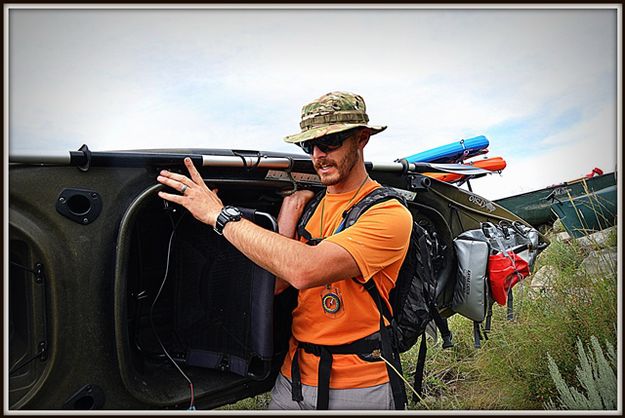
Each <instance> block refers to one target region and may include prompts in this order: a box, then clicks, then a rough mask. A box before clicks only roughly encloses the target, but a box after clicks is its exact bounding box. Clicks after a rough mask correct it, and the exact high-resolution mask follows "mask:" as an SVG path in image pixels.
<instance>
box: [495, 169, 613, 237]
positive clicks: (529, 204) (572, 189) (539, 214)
mask: <svg viewBox="0 0 625 418" xmlns="http://www.w3.org/2000/svg"><path fill="white" fill-rule="evenodd" d="M614 185H616V173H615V172H613V173H607V174H603V175H600V176H596V177H591V178H586V177H582V178H579V179H575V180H571V181H567V182H564V183H561V184H556V185H553V186H549V187H545V188H544V189H540V190H534V191H531V192H527V193H523V194H519V195H516V196H510V197H505V198H503V199H499V200H495V201H494V202H495V203H497V204H498V205H500V206H503V207H504V208H506V209H508V210H509V211H510V212H512V213H514V214H515V215H517V216H519V217H520V218H523V219H524V220H525V221H526V222H528V223H529V224H531V225H532V226H534V227H536V228H538V227H540V226H542V225H547V224H552V223H553V222H554V221H555V220H556V218H557V217H556V214H555V213H554V212H553V211H552V210H551V205H552V203H554V201H556V199H560V200H561V201H563V200H564V199H567V200H568V196H569V195H570V196H571V198H573V199H575V198H576V197H579V196H584V195H586V194H587V193H588V192H596V191H599V190H601V189H605V188H606V187H610V186H614Z"/></svg>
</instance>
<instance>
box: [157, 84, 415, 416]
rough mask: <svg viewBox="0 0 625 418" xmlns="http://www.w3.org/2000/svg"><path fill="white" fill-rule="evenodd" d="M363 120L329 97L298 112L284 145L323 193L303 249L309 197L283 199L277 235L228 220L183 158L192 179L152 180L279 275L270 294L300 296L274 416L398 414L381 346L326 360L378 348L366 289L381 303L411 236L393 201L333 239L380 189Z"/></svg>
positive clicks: (353, 102) (353, 101) (345, 99)
mask: <svg viewBox="0 0 625 418" xmlns="http://www.w3.org/2000/svg"><path fill="white" fill-rule="evenodd" d="M368 121H369V118H368V116H367V114H366V107H365V103H364V100H363V99H362V97H360V96H358V95H355V94H352V93H345V92H333V93H328V94H326V95H324V96H321V97H320V98H318V99H317V100H315V101H313V102H311V103H309V104H308V105H306V106H304V107H303V109H302V121H301V123H300V127H301V129H302V130H301V132H300V133H298V134H295V135H291V136H287V137H286V138H285V141H286V142H289V143H294V144H297V145H299V146H301V147H302V148H303V149H304V151H305V152H307V153H308V154H310V155H311V159H312V162H313V164H314V167H315V170H316V172H317V174H318V175H319V178H320V180H321V182H322V183H323V184H324V185H325V186H326V187H327V189H326V191H325V196H324V197H323V198H322V200H321V201H320V203H319V204H318V206H317V208H316V210H315V212H314V214H313V216H312V217H311V219H310V221H309V222H308V223H307V224H306V226H305V229H306V232H307V234H309V235H310V237H311V238H314V240H313V241H314V242H319V243H318V245H307V244H306V243H305V241H306V239H305V238H304V237H299V239H294V237H295V235H296V224H297V221H298V219H299V217H300V216H301V215H302V212H303V210H304V207H305V205H306V203H307V202H308V201H309V200H310V199H311V197H312V193H311V192H307V191H300V192H296V193H294V194H293V195H291V196H289V197H287V198H285V199H284V202H283V204H282V207H281V209H280V214H279V216H278V224H279V230H280V234H276V233H273V232H270V231H268V230H265V229H263V228H261V227H259V226H257V225H255V224H253V223H252V222H248V221H246V220H244V219H241V218H240V217H238V216H236V214H234V215H232V214H228V213H227V212H228V210H224V205H223V204H222V202H221V200H220V199H219V197H217V194H216V193H215V192H216V191H211V190H209V189H208V187H207V186H206V185H205V184H204V182H203V181H202V178H201V176H200V175H199V173H198V172H197V170H196V169H195V167H194V166H193V164H192V163H191V161H190V159H188V158H187V159H185V165H186V166H187V168H188V170H189V173H190V176H191V178H187V177H186V176H183V175H180V174H175V173H171V172H168V171H162V172H161V175H160V176H159V177H158V181H159V182H161V183H163V184H165V185H167V186H170V187H172V188H174V189H175V190H179V191H180V192H181V193H182V195H178V194H170V193H165V192H159V196H160V197H162V198H163V199H166V200H169V201H172V202H175V203H179V204H181V205H183V206H184V207H185V208H187V209H188V210H189V211H190V212H191V213H192V214H193V216H194V217H195V218H196V219H198V220H200V221H201V222H204V223H206V224H208V225H211V226H213V227H216V229H217V230H218V231H219V232H220V233H223V235H224V237H225V238H226V239H227V240H228V241H230V242H231V243H232V244H233V245H234V246H235V247H237V248H238V249H239V250H240V251H241V252H242V253H244V254H245V255H246V256H247V257H248V258H250V259H251V260H252V261H254V262H255V263H256V264H258V265H260V266H261V267H263V268H265V269H266V270H268V271H270V272H271V273H273V274H274V275H275V276H276V277H278V278H279V279H277V283H276V293H278V292H280V291H282V290H284V289H285V288H286V287H288V286H293V287H295V288H296V289H298V290H299V293H298V304H297V307H296V308H295V309H294V311H293V326H292V334H293V335H292V337H291V340H290V344H289V352H288V354H287V356H286V358H285V361H284V364H283V366H282V369H281V373H280V374H279V376H278V379H277V380H276V384H275V386H274V388H273V390H272V401H271V404H270V405H269V408H270V409H314V408H315V407H317V408H319V409H325V408H330V409H391V408H393V407H394V400H393V394H392V390H391V385H390V384H389V373H390V371H389V370H390V368H388V367H387V365H386V364H385V362H384V361H383V360H382V359H381V358H380V355H379V349H378V350H377V354H376V353H375V352H374V351H375V350H369V351H368V352H366V353H361V352H359V351H356V353H357V354H338V353H334V354H332V351H335V350H334V348H335V346H340V347H343V348H345V347H347V349H346V350H347V352H350V353H354V351H349V349H350V348H351V347H352V346H353V345H354V344H356V343H357V342H359V341H361V340H363V339H366V337H369V339H368V340H375V343H376V344H377V345H376V347H379V342H378V341H379V334H378V332H379V331H380V314H379V311H378V309H377V306H376V303H375V302H374V300H373V299H372V297H371V296H370V295H369V294H368V293H367V291H366V290H365V288H364V286H363V284H364V283H367V282H368V281H369V280H372V281H373V283H374V284H375V286H376V287H377V288H378V291H379V293H380V295H381V296H382V299H383V301H384V303H387V301H388V296H389V292H390V290H391V289H392V288H393V286H394V284H395V280H396V279H397V275H398V273H399V269H400V267H401V265H402V262H403V260H404V258H405V255H406V251H407V249H408V244H409V239H410V231H411V222H412V216H411V214H410V212H409V211H408V210H407V209H406V208H405V207H404V206H402V205H401V204H400V203H399V202H397V201H396V200H394V199H391V200H388V201H385V202H382V203H379V204H377V205H375V206H373V207H372V208H371V209H369V210H368V211H366V212H365V213H364V214H362V215H361V217H360V218H359V219H358V222H356V223H355V224H354V225H352V226H350V227H349V228H345V229H344V230H341V231H340V232H337V230H339V229H340V227H341V221H342V220H343V213H344V212H345V211H346V210H348V209H349V208H351V207H352V206H353V205H355V204H356V203H358V202H359V201H360V200H361V199H362V198H363V197H365V196H366V195H367V194H369V193H370V192H371V191H373V190H374V189H376V188H378V187H380V185H379V184H378V183H377V182H375V181H373V180H372V179H370V178H369V176H368V174H367V171H366V169H365V164H364V155H363V149H364V147H365V146H366V145H367V143H368V141H369V137H370V136H371V135H374V134H377V133H379V132H381V131H383V130H384V129H385V128H386V126H369V125H368V124H367V123H368ZM367 342H369V341H367ZM343 351H344V352H345V350H343ZM328 387H329V389H328Z"/></svg>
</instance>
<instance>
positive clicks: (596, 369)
mask: <svg viewBox="0 0 625 418" xmlns="http://www.w3.org/2000/svg"><path fill="white" fill-rule="evenodd" d="M590 343H591V346H592V349H591V347H588V353H586V351H585V350H584V346H583V345H582V342H581V340H580V339H579V338H578V339H577V358H578V360H579V365H578V366H576V367H575V374H576V376H577V380H578V381H579V383H580V384H581V386H582V388H583V390H584V391H585V393H582V392H580V391H579V390H578V389H577V388H575V387H572V386H568V385H567V384H566V382H565V381H564V379H563V378H562V375H561V374H560V370H559V369H558V365H557V364H556V362H555V361H554V360H553V358H552V357H551V355H549V353H547V359H548V362H549V374H550V375H551V378H552V379H553V382H554V383H555V386H556V389H557V391H558V394H559V395H560V396H559V397H558V398H557V401H558V402H557V404H556V403H555V402H554V401H553V400H549V402H547V403H546V404H545V408H546V409H570V410H612V409H616V402H617V391H616V389H617V387H616V372H615V370H616V351H615V349H614V346H613V345H612V344H610V343H606V353H605V354H604V352H603V350H602V348H601V345H600V344H599V341H598V340H597V338H596V337H595V336H592V337H590Z"/></svg>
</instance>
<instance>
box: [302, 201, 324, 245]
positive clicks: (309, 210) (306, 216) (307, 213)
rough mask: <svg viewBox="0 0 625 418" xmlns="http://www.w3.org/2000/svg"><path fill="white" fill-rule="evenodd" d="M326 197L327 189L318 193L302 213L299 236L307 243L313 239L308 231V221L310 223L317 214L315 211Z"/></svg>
mask: <svg viewBox="0 0 625 418" xmlns="http://www.w3.org/2000/svg"><path fill="white" fill-rule="evenodd" d="M325 195H326V189H323V190H321V191H320V192H318V193H317V194H316V195H315V196H314V197H313V198H312V199H311V200H310V201H309V202H308V203H307V204H306V207H305V208H304V212H303V213H302V216H301V217H300V218H299V221H297V235H298V236H300V237H304V238H305V239H306V241H310V240H311V239H312V236H311V235H310V232H308V231H307V230H306V224H307V223H308V221H310V218H312V216H313V214H314V213H315V210H316V209H317V206H319V203H320V202H321V199H323V197H324V196H325Z"/></svg>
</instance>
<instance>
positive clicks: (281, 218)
mask: <svg viewBox="0 0 625 418" xmlns="http://www.w3.org/2000/svg"><path fill="white" fill-rule="evenodd" d="M314 196H315V193H313V192H312V191H310V190H299V191H297V192H295V193H293V194H292V195H290V196H287V197H285V198H284V200H283V201H282V206H281V207H280V213H279V214H278V230H279V231H280V235H284V236H285V237H288V238H295V229H296V228H297V221H298V220H299V218H300V217H301V216H302V212H304V208H305V207H306V204H307V203H308V202H309V201H310V199H312V198H313V197H314Z"/></svg>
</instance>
